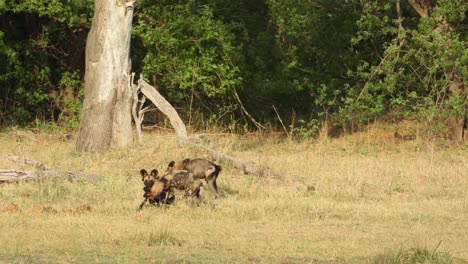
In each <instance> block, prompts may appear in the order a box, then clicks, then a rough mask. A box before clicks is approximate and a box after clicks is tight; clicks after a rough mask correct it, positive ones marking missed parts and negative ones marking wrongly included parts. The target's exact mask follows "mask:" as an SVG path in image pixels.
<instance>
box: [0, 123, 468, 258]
mask: <svg viewBox="0 0 468 264" xmlns="http://www.w3.org/2000/svg"><path fill="white" fill-rule="evenodd" d="M202 139H203V140H204V141H205V142H206V144H208V145H210V146H212V147H213V148H217V149H219V150H222V151H224V152H227V153H231V154H233V155H235V156H237V157H241V158H242V159H244V160H248V161H253V162H256V163H258V164H263V165H268V166H270V167H272V168H275V169H278V170H282V171H287V172H288V173H289V174H293V175H297V176H298V177H297V178H288V177H287V176H285V179H284V180H273V179H267V178H257V177H254V176H250V175H243V174H242V173H240V172H239V171H238V170H237V169H234V168H233V167H231V166H230V165H229V164H225V163H222V165H223V171H222V172H221V174H220V178H219V180H218V181H219V187H220V190H221V193H222V194H223V195H222V197H221V198H219V199H215V198H214V197H213V195H212V194H211V193H209V192H205V193H204V194H206V195H205V199H204V201H203V202H202V203H201V204H200V205H198V206H197V205H193V204H189V203H187V202H186V201H180V202H178V203H177V204H176V205H175V206H171V207H169V208H155V207H150V206H147V207H145V208H144V210H143V211H142V212H136V208H137V206H138V205H139V203H140V201H141V198H142V187H143V186H142V184H141V181H140V178H139V175H138V171H139V170H140V169H141V168H146V169H152V168H158V169H159V170H163V169H164V168H165V167H166V165H167V163H168V162H169V161H170V160H172V159H182V158H185V157H195V156H201V157H203V156H205V153H203V152H201V151H199V150H195V149H193V148H190V147H179V146H178V144H177V141H176V139H175V137H174V136H172V135H169V134H147V135H146V136H145V142H144V144H142V145H137V146H132V147H129V148H126V149H122V150H112V151H109V152H106V153H76V152H75V151H74V141H73V140H67V139H64V138H63V137H60V136H57V135H52V136H51V135H46V134H32V133H30V132H27V131H14V132H9V133H2V134H0V168H18V169H25V170H30V169H31V168H30V167H28V166H27V165H20V164H15V163H12V162H11V161H8V160H6V159H5V157H6V156H8V155H18V156H25V157H28V158H30V159H35V160H39V161H42V162H44V163H46V164H48V165H49V166H51V167H54V168H58V169H60V170H64V171H75V172H86V173H94V174H97V175H100V180H99V181H97V182H91V181H83V182H76V183H71V182H68V181H65V180H60V179H51V180H48V181H42V182H41V181H39V182H30V183H19V184H9V185H3V186H0V262H1V261H3V262H7V263H10V262H33V263H44V262H53V263H55V262H59V263H70V262H72V263H89V262H91V263H94V262H97V263H135V262H137V263H367V262H371V261H373V260H375V259H376V257H377V256H381V255H382V254H385V253H387V252H397V251H398V250H400V249H410V248H422V249H427V250H429V251H431V252H432V251H435V250H437V252H442V253H444V254H445V253H446V254H448V255H449V256H450V259H451V260H452V261H453V262H454V263H464V262H463V260H468V188H467V187H468V151H466V150H463V149H462V148H457V147H455V146H451V147H444V146H434V145H431V144H428V143H424V142H421V141H419V139H416V140H414V141H404V142H396V141H395V139H394V138H393V137H392V136H391V133H387V132H386V131H385V128H382V129H380V128H370V129H369V131H367V132H362V133H357V134H354V135H353V136H347V137H344V138H340V139H335V140H326V139H321V140H319V141H318V142H311V141H307V142H300V143H298V142H289V141H285V140H282V139H278V138H275V137H268V136H258V135H253V136H243V137H241V136H235V135H205V136H202ZM441 241H442V242H441ZM439 243H440V245H439ZM438 245H439V246H438ZM436 247H437V249H436ZM377 259H378V258H377Z"/></svg>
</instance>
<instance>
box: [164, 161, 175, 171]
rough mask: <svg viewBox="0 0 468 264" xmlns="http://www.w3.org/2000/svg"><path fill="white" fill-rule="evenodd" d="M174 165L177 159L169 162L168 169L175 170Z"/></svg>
mask: <svg viewBox="0 0 468 264" xmlns="http://www.w3.org/2000/svg"><path fill="white" fill-rule="evenodd" d="M174 165H175V161H173V160H172V161H171V162H169V164H168V165H167V170H166V171H172V170H174Z"/></svg>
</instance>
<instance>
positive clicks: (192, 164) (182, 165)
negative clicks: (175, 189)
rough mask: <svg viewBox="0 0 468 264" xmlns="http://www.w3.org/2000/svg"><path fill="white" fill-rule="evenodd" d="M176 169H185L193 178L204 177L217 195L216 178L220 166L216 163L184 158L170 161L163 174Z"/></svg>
mask: <svg viewBox="0 0 468 264" xmlns="http://www.w3.org/2000/svg"><path fill="white" fill-rule="evenodd" d="M177 171H187V172H189V173H191V174H193V177H194V179H205V180H206V182H207V183H208V186H209V187H210V188H211V189H213V190H214V191H215V192H216V195H219V192H218V185H217V184H216V180H217V178H218V176H219V173H220V172H221V166H219V165H218V164H215V163H214V162H211V161H209V160H206V159H201V158H195V159H184V160H183V161H180V162H175V161H171V162H170V163H169V165H168V167H167V171H166V173H165V174H168V173H175V172H177Z"/></svg>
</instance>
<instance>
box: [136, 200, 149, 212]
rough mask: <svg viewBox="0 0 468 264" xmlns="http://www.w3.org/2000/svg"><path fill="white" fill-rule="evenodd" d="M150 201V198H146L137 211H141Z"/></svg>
mask: <svg viewBox="0 0 468 264" xmlns="http://www.w3.org/2000/svg"><path fill="white" fill-rule="evenodd" d="M147 201H148V197H145V199H144V200H143V202H141V204H140V206H139V207H138V210H137V211H140V210H141V209H142V208H143V206H144V205H145V203H146V202H147Z"/></svg>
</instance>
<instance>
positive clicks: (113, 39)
mask: <svg viewBox="0 0 468 264" xmlns="http://www.w3.org/2000/svg"><path fill="white" fill-rule="evenodd" d="M133 2H134V1H128V0H114V1H110V0H96V1H95V11H94V18H93V24H92V26H91V31H90V32H89V34H88V39H87V42H86V72H85V99H84V103H83V115H82V118H81V123H80V131H79V134H78V140H77V143H76V149H77V150H78V151H100V150H106V149H109V148H110V147H121V146H125V145H127V144H129V143H131V142H132V140H133V135H132V127H131V100H132V98H131V96H132V91H131V88H130V87H129V86H130V68H131V64H130V36H131V35H130V34H131V28H132V16H133V15H132V14H133Z"/></svg>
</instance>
